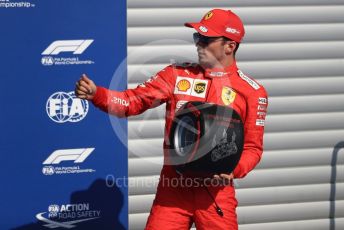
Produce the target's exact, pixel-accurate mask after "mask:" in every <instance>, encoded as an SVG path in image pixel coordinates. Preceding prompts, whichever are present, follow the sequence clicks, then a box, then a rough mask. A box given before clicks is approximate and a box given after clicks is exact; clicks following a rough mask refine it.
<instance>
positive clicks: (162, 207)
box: [75, 9, 268, 230]
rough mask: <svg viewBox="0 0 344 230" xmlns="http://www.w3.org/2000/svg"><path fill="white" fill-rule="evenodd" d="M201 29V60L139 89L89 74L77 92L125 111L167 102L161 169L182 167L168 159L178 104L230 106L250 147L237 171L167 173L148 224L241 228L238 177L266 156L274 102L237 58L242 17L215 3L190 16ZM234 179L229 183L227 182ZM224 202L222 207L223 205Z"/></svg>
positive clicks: (104, 106)
mask: <svg viewBox="0 0 344 230" xmlns="http://www.w3.org/2000/svg"><path fill="white" fill-rule="evenodd" d="M185 26H187V27H191V28H193V29H195V30H196V32H195V33H194V34H193V38H194V42H195V45H196V47H197V53H198V59H199V60H198V62H199V63H198V64H188V63H184V64H181V65H178V64H173V65H169V66H167V67H166V68H164V69H163V70H161V71H160V72H158V73H157V74H156V75H155V76H153V77H152V78H151V79H149V80H148V81H146V82H145V83H143V84H141V85H139V86H137V87H136V88H135V89H128V90H125V91H122V92H119V91H114V90H109V89H106V88H103V87H100V86H96V85H95V83H94V82H93V81H92V80H91V79H90V78H89V77H87V76H86V75H85V74H83V75H82V77H81V78H80V80H79V81H78V82H77V83H76V89H75V93H76V95H77V96H78V97H79V98H81V99H87V100H90V101H92V102H93V104H94V105H95V106H96V107H98V108H99V109H101V110H103V111H105V112H107V113H110V114H113V115H115V116H118V117H128V116H132V115H137V114H141V113H143V112H144V111H145V110H147V109H149V108H153V107H156V106H158V105H161V104H163V103H166V114H165V120H166V125H165V134H164V159H165V160H164V166H163V168H162V171H161V175H160V177H164V178H165V179H166V178H177V177H179V176H180V175H179V174H178V173H177V172H176V170H175V169H174V167H173V166H172V165H169V164H168V151H167V150H166V146H167V143H166V141H167V140H168V136H169V135H168V134H169V130H170V128H171V124H172V120H173V117H174V114H175V112H176V111H177V110H178V109H179V108H180V107H181V106H182V105H183V104H184V103H186V102H187V101H201V102H208V103H215V104H217V105H221V106H230V107H231V108H233V109H234V110H236V111H237V112H238V113H239V114H240V116H241V119H242V121H243V123H244V150H243V152H242V155H241V159H240V161H239V163H238V165H237V166H236V168H235V169H234V171H233V172H232V173H231V174H230V175H227V174H221V175H214V179H216V180H219V181H222V182H224V183H221V185H218V186H208V187H207V188H208V189H204V188H202V186H198V187H196V186H195V187H191V188H190V187H188V188H185V187H183V186H166V185H165V184H164V183H162V180H160V182H159V185H158V188H157V193H156V197H155V200H154V202H153V206H152V208H151V212H150V215H149V217H148V220H147V224H146V228H145V229H149V230H153V229H156V230H161V229H164V230H169V229H175V230H183V229H190V228H191V226H192V224H193V223H194V224H195V226H196V228H197V229H200V230H202V229H212V230H215V229H231V230H235V229H238V223H237V215H236V207H237V200H236V198H235V191H234V187H233V183H232V179H233V178H243V177H245V176H246V175H247V173H249V172H250V171H251V170H252V169H253V168H254V167H255V166H256V165H257V163H258V162H259V161H260V159H261V156H262V152H263V133H264V122H265V116H266V111H267V106H268V99H267V93H266V91H265V89H264V87H263V86H262V85H261V84H259V83H257V82H256V81H255V80H254V79H252V78H251V77H248V76H247V75H245V74H244V73H243V72H242V71H241V70H239V69H238V67H237V65H236V59H235V53H236V51H237V49H238V47H239V44H240V43H241V41H242V39H243V37H244V34H245V30H244V26H243V23H242V21H241V19H240V18H239V17H238V16H237V15H236V14H234V13H233V12H232V11H230V10H223V9H213V10H211V11H209V12H208V13H206V14H205V16H203V18H202V19H201V21H200V22H196V23H185ZM225 182H227V183H225ZM219 208H220V212H219V210H218V209H219Z"/></svg>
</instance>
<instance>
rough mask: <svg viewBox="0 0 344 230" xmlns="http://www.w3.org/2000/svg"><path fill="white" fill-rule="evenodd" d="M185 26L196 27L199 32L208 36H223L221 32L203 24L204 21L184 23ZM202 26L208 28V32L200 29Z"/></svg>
mask: <svg viewBox="0 0 344 230" xmlns="http://www.w3.org/2000/svg"><path fill="white" fill-rule="evenodd" d="M184 26H186V27H190V28H194V29H195V30H197V32H198V33H200V34H202V35H204V36H207V37H221V36H222V35H221V34H219V33H217V32H215V31H214V30H212V29H210V28H209V27H208V26H206V25H203V24H202V23H199V22H187V23H184ZM201 26H203V27H205V28H206V29H207V32H204V31H202V30H200V27H201Z"/></svg>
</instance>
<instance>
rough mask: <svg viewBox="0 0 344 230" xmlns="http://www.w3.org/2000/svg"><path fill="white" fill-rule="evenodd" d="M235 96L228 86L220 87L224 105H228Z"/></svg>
mask: <svg viewBox="0 0 344 230" xmlns="http://www.w3.org/2000/svg"><path fill="white" fill-rule="evenodd" d="M235 97H236V92H235V91H234V90H233V89H232V88H229V87H226V86H225V87H223V88H222V94H221V98H222V101H223V104H225V105H230V104H232V103H233V102H234V100H235Z"/></svg>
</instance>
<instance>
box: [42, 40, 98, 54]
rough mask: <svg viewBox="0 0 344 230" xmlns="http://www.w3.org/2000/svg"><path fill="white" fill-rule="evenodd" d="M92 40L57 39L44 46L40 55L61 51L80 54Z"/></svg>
mask: <svg viewBox="0 0 344 230" xmlns="http://www.w3.org/2000/svg"><path fill="white" fill-rule="evenodd" d="M93 41H94V40H92V39H89V40H59V41H54V42H53V43H51V44H50V46H49V47H48V48H46V49H45V50H44V51H43V53H42V55H58V54H59V53H61V52H73V54H82V53H83V52H84V51H85V50H86V49H87V47H89V46H90V45H91V44H92V42H93Z"/></svg>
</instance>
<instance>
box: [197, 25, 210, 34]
mask: <svg viewBox="0 0 344 230" xmlns="http://www.w3.org/2000/svg"><path fill="white" fill-rule="evenodd" d="M199 30H200V31H202V32H204V33H206V32H208V29H207V27H205V26H200V27H199Z"/></svg>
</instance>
